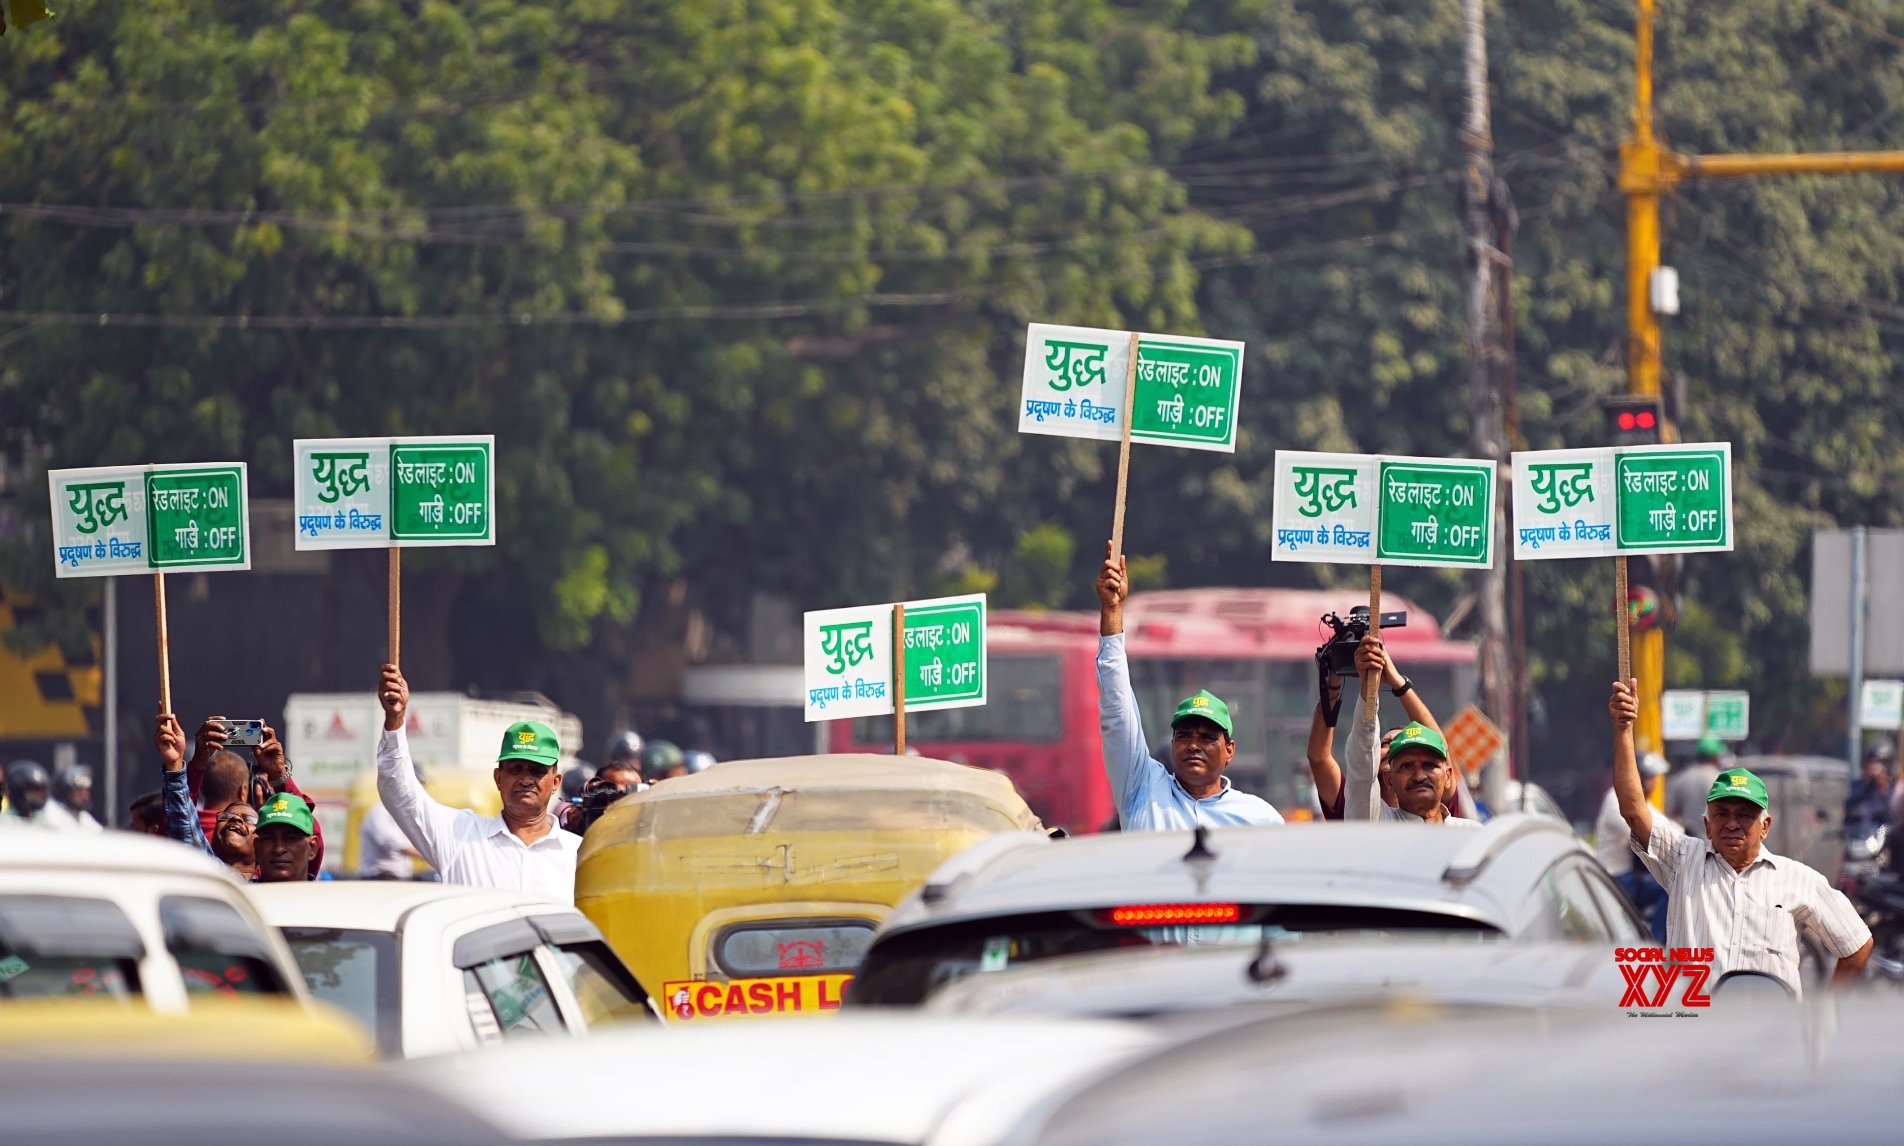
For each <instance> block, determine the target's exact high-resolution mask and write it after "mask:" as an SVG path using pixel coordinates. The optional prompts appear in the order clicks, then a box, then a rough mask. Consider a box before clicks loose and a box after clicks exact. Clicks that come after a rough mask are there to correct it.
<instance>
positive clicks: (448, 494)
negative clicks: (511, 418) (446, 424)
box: [390, 442, 495, 543]
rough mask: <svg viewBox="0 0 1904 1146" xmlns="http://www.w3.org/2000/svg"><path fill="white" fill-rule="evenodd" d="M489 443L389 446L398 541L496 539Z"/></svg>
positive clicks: (392, 526) (392, 520)
mask: <svg viewBox="0 0 1904 1146" xmlns="http://www.w3.org/2000/svg"><path fill="white" fill-rule="evenodd" d="M489 451H490V445H489V443H488V442H445V443H432V444H430V445H416V444H412V443H406V442H397V443H395V444H393V445H392V446H391V447H390V536H391V537H392V538H393V539H394V540H396V541H407V542H416V541H432V542H447V543H468V542H484V541H489V540H491V536H490V529H491V526H492V524H493V522H494V519H495V514H494V513H492V512H491V500H492V499H491V496H490V494H491V490H492V489H493V486H492V484H491V481H490V457H489Z"/></svg>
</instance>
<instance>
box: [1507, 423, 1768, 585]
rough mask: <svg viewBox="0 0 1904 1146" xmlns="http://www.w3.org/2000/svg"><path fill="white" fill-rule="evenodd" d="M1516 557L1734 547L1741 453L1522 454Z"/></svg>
mask: <svg viewBox="0 0 1904 1146" xmlns="http://www.w3.org/2000/svg"><path fill="white" fill-rule="evenodd" d="M1513 466H1514V556H1515V558H1516V559H1518V560H1524V561H1540V560H1552V559H1556V558H1561V557H1611V556H1617V555H1619V554H1634V553H1708V552H1726V551H1729V550H1730V549H1731V548H1732V544H1733V532H1732V446H1731V444H1730V443H1727V442H1705V443H1695V444H1689V445H1672V446H1619V447H1606V448H1602V449H1587V450H1537V451H1532V452H1527V453H1517V454H1515V455H1514V456H1513Z"/></svg>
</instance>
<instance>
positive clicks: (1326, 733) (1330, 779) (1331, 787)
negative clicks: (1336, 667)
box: [1307, 669, 1342, 817]
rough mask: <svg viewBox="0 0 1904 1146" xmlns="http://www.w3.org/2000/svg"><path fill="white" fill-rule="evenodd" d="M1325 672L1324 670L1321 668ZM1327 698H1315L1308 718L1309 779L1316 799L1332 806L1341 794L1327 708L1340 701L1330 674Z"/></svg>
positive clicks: (1336, 683)
mask: <svg viewBox="0 0 1904 1146" xmlns="http://www.w3.org/2000/svg"><path fill="white" fill-rule="evenodd" d="M1323 671H1325V672H1327V671H1328V670H1326V669H1325V670H1323ZM1328 685H1329V699H1328V700H1327V701H1320V700H1319V701H1317V702H1316V710H1315V712H1314V713H1313V714H1311V715H1310V717H1309V747H1308V750H1307V755H1308V757H1309V778H1310V779H1312V780H1314V781H1315V782H1316V802H1317V803H1318V804H1320V805H1321V806H1322V807H1323V808H1324V809H1325V811H1324V813H1323V815H1324V816H1325V817H1326V816H1327V815H1328V812H1327V811H1326V809H1329V808H1332V807H1334V806H1335V802H1336V800H1338V799H1340V798H1341V796H1342V765H1340V764H1338V763H1336V759H1335V725H1333V724H1330V723H1329V714H1328V712H1327V709H1329V708H1335V710H1336V711H1337V712H1338V713H1340V712H1341V711H1342V709H1341V708H1340V707H1339V706H1340V704H1341V700H1342V685H1341V683H1340V682H1339V681H1337V680H1336V679H1334V677H1333V676H1332V677H1330V678H1329V679H1328Z"/></svg>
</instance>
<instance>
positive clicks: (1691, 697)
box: [1659, 688, 1752, 740]
mask: <svg viewBox="0 0 1904 1146" xmlns="http://www.w3.org/2000/svg"><path fill="white" fill-rule="evenodd" d="M1659 715H1660V739H1662V740H1700V739H1703V738H1705V737H1707V736H1710V737H1712V738H1713V739H1715V740H1745V739H1747V738H1748V737H1749V736H1750V734H1751V728H1752V696H1751V694H1750V693H1747V692H1745V691H1743V690H1741V689H1709V690H1701V689H1693V688H1669V689H1667V690H1665V691H1664V692H1662V693H1660V696H1659Z"/></svg>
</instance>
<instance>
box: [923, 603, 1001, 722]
mask: <svg viewBox="0 0 1904 1146" xmlns="http://www.w3.org/2000/svg"><path fill="white" fill-rule="evenodd" d="M906 677H907V680H906V708H907V709H908V710H911V709H928V708H945V707H951V706H953V705H954V704H955V703H956V702H959V701H983V700H984V699H985V598H983V597H977V598H972V599H969V600H962V601H955V602H953V603H950V604H945V605H919V606H917V607H914V606H911V605H908V606H907V607H906Z"/></svg>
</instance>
